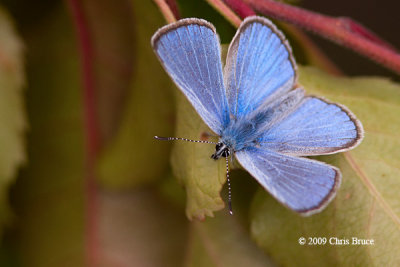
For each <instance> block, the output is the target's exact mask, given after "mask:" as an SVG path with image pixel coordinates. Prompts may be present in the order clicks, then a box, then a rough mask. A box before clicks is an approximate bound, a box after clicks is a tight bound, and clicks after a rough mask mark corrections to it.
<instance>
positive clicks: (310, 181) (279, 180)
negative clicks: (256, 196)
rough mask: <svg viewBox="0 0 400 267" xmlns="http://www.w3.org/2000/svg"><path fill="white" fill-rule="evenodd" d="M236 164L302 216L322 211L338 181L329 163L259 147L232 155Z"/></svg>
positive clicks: (334, 170) (337, 174)
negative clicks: (235, 159)
mask: <svg viewBox="0 0 400 267" xmlns="http://www.w3.org/2000/svg"><path fill="white" fill-rule="evenodd" d="M235 156H236V158H237V159H238V161H239V163H240V164H241V165H242V166H243V167H244V168H245V169H246V170H247V171H248V172H249V173H250V174H251V175H252V176H253V177H254V178H255V179H256V180H257V181H258V182H259V183H260V184H261V185H262V186H263V187H264V188H265V189H266V190H267V191H268V192H270V193H271V194H272V195H273V196H274V197H275V198H276V199H277V200H279V202H281V203H282V204H284V205H285V206H287V207H288V208H290V209H291V210H293V211H296V212H298V213H300V214H301V215H303V216H308V215H311V214H314V213H317V212H319V211H320V210H322V209H323V208H324V207H325V206H326V205H327V204H328V203H329V202H330V201H331V200H332V199H333V197H334V196H335V194H336V190H337V188H338V187H339V185H340V182H341V174H340V172H339V170H338V169H337V168H335V167H333V166H330V165H328V164H325V163H322V162H319V161H315V160H311V159H306V158H298V157H292V156H287V155H282V154H279V153H276V152H273V151H269V150H266V149H259V148H249V149H245V150H242V151H239V152H237V153H235Z"/></svg>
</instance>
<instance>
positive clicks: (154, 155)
mask: <svg viewBox="0 0 400 267" xmlns="http://www.w3.org/2000/svg"><path fill="white" fill-rule="evenodd" d="M131 5H132V13H131V14H132V16H133V23H134V27H133V31H134V40H135V41H134V47H131V49H132V50H134V62H133V73H132V76H131V77H130V78H131V80H130V81H129V85H128V86H129V88H130V91H129V96H128V99H127V100H126V108H125V110H124V112H123V115H122V119H121V125H119V127H118V129H117V130H116V134H115V137H114V138H113V140H111V141H110V143H109V145H108V146H107V147H106V149H105V151H104V153H103V155H102V157H101V158H100V161H99V167H98V173H99V178H100V182H101V183H102V184H103V185H104V186H108V187H110V188H126V187H132V186H135V185H138V184H143V183H149V182H152V181H155V180H157V179H158V178H159V177H161V175H162V174H163V173H164V172H165V171H166V170H167V168H168V160H169V159H168V155H169V153H170V147H171V143H169V142H159V141H156V140H154V138H153V137H154V136H155V135H160V136H169V135H171V134H172V131H173V125H174V112H173V110H174V102H173V95H172V93H171V92H172V90H171V89H173V85H172V82H171V80H170V79H169V77H168V76H167V74H166V73H165V71H164V70H163V69H162V67H161V64H160V63H159V61H158V60H157V58H156V56H155V54H154V52H153V50H152V48H151V45H150V39H151V36H152V35H153V34H154V32H155V31H156V30H157V29H158V27H161V26H162V25H163V24H165V23H164V21H163V19H162V17H161V16H160V15H159V11H158V10H157V8H156V6H155V5H154V4H153V3H152V2H151V1H145V2H143V1H138V0H132V1H131Z"/></svg>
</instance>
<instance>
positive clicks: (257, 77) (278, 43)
mask: <svg viewBox="0 0 400 267" xmlns="http://www.w3.org/2000/svg"><path fill="white" fill-rule="evenodd" d="M224 75H225V85H226V87H227V95H228V102H229V108H230V113H231V115H232V116H233V117H234V118H238V117H243V116H245V115H247V114H249V113H250V112H252V111H254V110H255V109H257V108H258V107H259V106H260V105H262V104H263V103H264V102H265V101H266V100H268V99H271V98H273V97H274V96H276V95H280V94H283V93H285V92H288V91H289V90H291V89H292V88H293V86H294V85H295V83H296V79H297V74H296V63H295V60H294V58H293V55H292V51H291V48H290V46H289V44H288V43H287V41H286V39H285V37H284V36H283V34H282V33H281V32H280V31H279V30H278V29H277V28H276V26H275V25H274V24H272V22H271V21H269V20H268V19H266V18H262V17H250V18H247V19H245V20H244V21H243V23H242V24H241V25H240V27H239V29H238V31H237V33H236V35H235V37H234V38H233V40H232V42H231V44H230V46H229V50H228V55H227V59H226V65H225V69H224Z"/></svg>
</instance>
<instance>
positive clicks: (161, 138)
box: [154, 135, 217, 145]
mask: <svg viewBox="0 0 400 267" xmlns="http://www.w3.org/2000/svg"><path fill="white" fill-rule="evenodd" d="M154 138H155V139H157V140H161V141H177V140H180V141H186V142H193V143H204V144H214V145H216V144H217V143H216V142H210V141H203V140H191V139H187V138H181V137H162V136H157V135H156V136H154Z"/></svg>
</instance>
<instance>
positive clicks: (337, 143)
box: [258, 97, 363, 156]
mask: <svg viewBox="0 0 400 267" xmlns="http://www.w3.org/2000/svg"><path fill="white" fill-rule="evenodd" d="M362 136H363V128H362V125H361V123H360V122H359V121H358V120H357V119H356V117H355V116H354V115H353V114H352V113H351V112H350V111H349V110H347V108H345V107H343V106H340V105H337V104H333V103H329V102H328V101H326V100H323V99H321V98H317V97H305V98H304V99H303V102H302V103H301V104H300V105H299V107H298V108H297V109H296V110H294V111H293V112H292V113H291V114H289V115H288V116H287V117H286V118H285V119H283V120H281V121H280V122H278V123H276V124H275V125H272V126H271V127H270V128H269V129H268V130H266V131H265V132H264V134H263V136H262V137H261V138H259V140H258V142H259V144H260V145H261V146H262V147H263V148H266V149H269V150H273V151H276V152H279V153H283V154H288V155H296V156H312V155H323V154H332V153H336V152H341V151H346V150H348V149H351V148H353V147H355V146H356V145H357V144H358V143H359V142H360V141H361V139H362Z"/></svg>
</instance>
